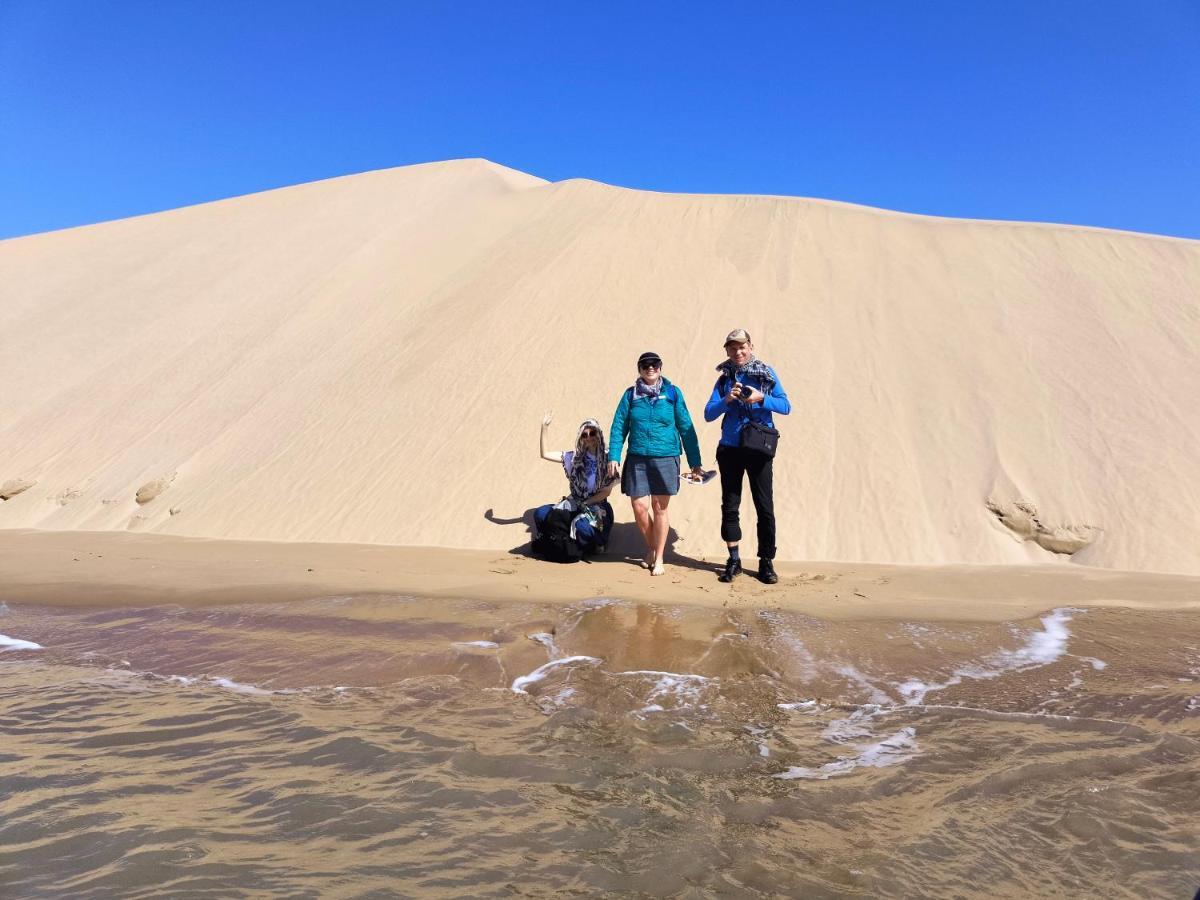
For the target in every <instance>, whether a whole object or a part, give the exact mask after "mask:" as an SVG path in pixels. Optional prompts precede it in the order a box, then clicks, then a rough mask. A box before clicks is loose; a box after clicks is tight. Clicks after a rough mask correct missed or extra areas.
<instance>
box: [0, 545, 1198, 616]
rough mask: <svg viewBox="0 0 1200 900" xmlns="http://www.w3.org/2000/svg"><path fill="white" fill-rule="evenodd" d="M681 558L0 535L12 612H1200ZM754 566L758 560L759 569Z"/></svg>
mask: <svg viewBox="0 0 1200 900" xmlns="http://www.w3.org/2000/svg"><path fill="white" fill-rule="evenodd" d="M721 562H723V560H706V559H703V558H692V557H687V556H683V555H680V554H672V555H669V556H668V558H667V575H666V576H663V577H660V578H651V577H650V576H649V574H648V573H647V572H646V571H645V570H644V569H641V568H639V567H638V566H637V565H636V561H635V560H633V559H631V558H625V557H621V556H607V557H603V558H599V559H596V560H594V561H591V562H584V563H577V564H574V565H566V566H564V565H555V564H551V563H545V562H542V561H540V560H537V559H533V558H531V557H529V556H526V555H522V554H521V553H495V552H491V551H473V550H447V549H441V548H428V547H389V546H383V545H371V544H302V543H272V542H266V541H224V540H222V541H216V540H206V539H200V538H182V537H167V536H161V535H150V534H122V533H114V532H49V531H0V599H7V600H10V601H20V602H28V603H41V604H53V605H76V606H79V605H82V606H129V605H134V606H144V605H153V604H161V603H172V604H183V605H210V604H216V603H247V602H279V601H285V600H301V599H305V598H309V597H320V596H331V595H339V594H368V593H397V594H407V595H416V596H422V597H442V598H474V599H491V600H531V601H539V602H546V603H555V602H559V603H565V602H573V601H578V600H584V599H587V598H589V597H605V596H608V597H620V598H623V599H627V600H634V601H651V602H656V603H666V604H672V603H681V604H688V605H692V606H702V607H710V608H712V607H719V608H725V607H731V606H732V607H748V608H757V607H770V608H778V609H786V610H802V611H805V612H807V613H809V614H811V615H814V616H819V617H821V618H827V619H898V618H899V619H904V618H913V617H916V618H921V619H923V620H934V621H978V622H999V621H1005V620H1011V619H1020V618H1026V617H1028V616H1032V615H1035V614H1037V613H1041V612H1045V611H1047V610H1050V609H1053V608H1055V607H1059V606H1071V605H1086V606H1089V607H1120V608H1128V609H1144V610H1193V611H1195V610H1200V577H1191V576H1181V575H1155V574H1147V573H1136V572H1113V571H1107V570H1102V569H1094V568H1086V567H1082V566H1071V565H1061V566H1028V567H1021V566H937V567H922V566H886V565H869V564H864V563H789V562H779V563H778V564H777V568H778V570H779V574H780V583H779V584H777V585H774V586H767V585H763V584H761V583H759V582H758V581H757V580H756V579H755V578H753V576H745V577H742V578H740V579H738V580H737V581H736V582H735V583H734V584H733V585H732V586H730V585H723V584H720V583H719V582H718V581H717V580H716V573H717V571H718V570H719V564H720V563H721ZM747 563H748V565H749V566H751V567H752V566H753V565H754V561H753V560H748V561H747Z"/></svg>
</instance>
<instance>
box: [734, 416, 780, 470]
mask: <svg viewBox="0 0 1200 900" xmlns="http://www.w3.org/2000/svg"><path fill="white" fill-rule="evenodd" d="M741 446H742V449H743V450H753V451H754V452H755V453H761V454H762V455H763V456H767V457H772V458H773V457H774V456H775V451H776V450H777V449H779V431H778V429H775V428H772V427H771V426H770V425H763V424H762V423H761V422H755V421H754V420H753V419H751V418H750V414H749V413H748V412H746V411H745V410H743V411H742V441H741Z"/></svg>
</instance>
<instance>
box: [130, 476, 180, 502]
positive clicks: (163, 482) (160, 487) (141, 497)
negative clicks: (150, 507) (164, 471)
mask: <svg viewBox="0 0 1200 900" xmlns="http://www.w3.org/2000/svg"><path fill="white" fill-rule="evenodd" d="M174 480H175V473H174V472H172V473H171V474H170V475H168V476H167V477H165V478H155V479H154V480H153V481H147V482H146V483H145V484H143V485H142V486H141V487H140V488H138V489H137V493H136V494H134V497H133V499H134V500H136V501H137V504H138V506H144V505H145V504H147V503H149V502H150V501H151V500H153V499H154V498H155V497H157V496H158V495H159V494H161V493H162V492H163V491H165V490H166V489H167V488H169V487H170V486H171V482H172V481H174Z"/></svg>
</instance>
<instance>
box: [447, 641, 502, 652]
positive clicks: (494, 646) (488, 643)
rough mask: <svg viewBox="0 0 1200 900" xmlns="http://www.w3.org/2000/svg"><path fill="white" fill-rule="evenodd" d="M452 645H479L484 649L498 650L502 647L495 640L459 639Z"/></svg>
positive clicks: (464, 646)
mask: <svg viewBox="0 0 1200 900" xmlns="http://www.w3.org/2000/svg"><path fill="white" fill-rule="evenodd" d="M451 646H453V647H463V648H466V647H478V648H480V649H482V650H496V649H498V648H499V647H500V645H499V644H497V643H496V642H495V641H458V642H456V643H454V644H452V645H451Z"/></svg>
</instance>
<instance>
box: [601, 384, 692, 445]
mask: <svg viewBox="0 0 1200 900" xmlns="http://www.w3.org/2000/svg"><path fill="white" fill-rule="evenodd" d="M662 381H663V389H662V395H661V396H660V397H659V398H658V400H656V401H652V400H650V398H649V397H637V398H634V397H633V388H632V387H629V388H626V389H625V393H624V394H622V395H621V399H620V400H618V401H617V410H616V412H614V413H613V421H612V428H610V429H609V431H608V435H609V444H608V458H609V459H610V460H612V461H613V462H620V461H621V445H622V444H624V443H625V437H626V435H628V437H629V452H630V454H631V455H633V456H678V455H679V449H680V446H679V445H680V438H682V439H683V448H684V449H685V450H686V451H687V460H688V465H689V466H693V467H694V466H698V465H700V442H699V441H698V440H696V426H695V425H693V424H692V417H691V416H690V415H689V414H688V408H687V404H686V403H684V401H683V392H682V391H680V390H679V388H677V387H675V385H673V384H671V382H669V381H667V379H666V378H664V379H663V380H662Z"/></svg>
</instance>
